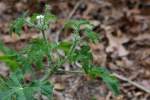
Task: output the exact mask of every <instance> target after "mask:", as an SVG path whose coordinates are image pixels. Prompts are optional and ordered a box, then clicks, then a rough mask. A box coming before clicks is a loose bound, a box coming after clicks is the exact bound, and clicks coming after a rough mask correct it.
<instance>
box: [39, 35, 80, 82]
mask: <svg viewBox="0 0 150 100" xmlns="http://www.w3.org/2000/svg"><path fill="white" fill-rule="evenodd" d="M77 43H78V39H77V35H76V36H75V39H74V42H73V45H72V46H71V48H70V50H69V53H68V54H67V56H66V57H65V59H64V60H62V61H60V62H59V63H58V64H56V65H54V66H53V67H52V68H49V69H48V72H47V73H46V74H45V76H44V77H43V78H42V79H41V81H45V80H47V79H48V78H49V77H50V76H52V75H53V74H54V73H55V72H56V71H57V70H58V68H59V67H60V66H62V65H63V64H64V63H65V62H66V61H67V60H68V58H69V57H70V55H71V54H72V52H73V51H74V50H75V47H76V45H77Z"/></svg>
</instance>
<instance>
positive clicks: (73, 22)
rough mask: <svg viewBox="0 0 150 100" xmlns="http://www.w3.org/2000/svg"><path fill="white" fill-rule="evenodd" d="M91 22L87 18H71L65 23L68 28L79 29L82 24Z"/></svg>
mask: <svg viewBox="0 0 150 100" xmlns="http://www.w3.org/2000/svg"><path fill="white" fill-rule="evenodd" d="M85 24H89V22H88V21H86V20H69V21H67V22H66V23H65V27H66V28H72V29H74V31H79V30H80V27H81V25H85Z"/></svg>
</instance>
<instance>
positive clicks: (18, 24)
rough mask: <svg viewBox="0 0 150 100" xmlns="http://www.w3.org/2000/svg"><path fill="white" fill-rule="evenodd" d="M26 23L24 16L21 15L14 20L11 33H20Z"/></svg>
mask: <svg viewBox="0 0 150 100" xmlns="http://www.w3.org/2000/svg"><path fill="white" fill-rule="evenodd" d="M24 24H25V18H24V17H20V18H18V19H16V20H15V21H13V22H12V24H11V26H10V31H11V33H12V32H14V33H16V34H18V35H20V32H21V31H22V27H23V26H24Z"/></svg>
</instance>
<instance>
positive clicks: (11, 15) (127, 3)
mask: <svg viewBox="0 0 150 100" xmlns="http://www.w3.org/2000/svg"><path fill="white" fill-rule="evenodd" d="M40 1H42V3H40ZM44 1H46V0H19V1H18V0H0V39H1V40H2V41H3V42H4V43H5V44H6V45H7V46H10V47H12V48H14V49H16V50H19V49H21V48H22V47H24V46H25V45H26V43H27V42H28V41H29V40H30V39H32V38H35V37H37V36H38V35H39V33H37V32H36V31H34V30H33V31H32V32H31V31H28V30H27V29H25V32H26V33H25V34H22V35H21V36H20V38H16V36H13V37H11V36H10V35H9V25H10V23H11V21H12V20H14V19H15V18H17V17H18V16H21V15H22V14H23V13H24V12H25V11H29V12H30V13H34V12H42V10H43V5H44ZM47 1H48V0H47ZM49 1H50V2H48V3H47V4H48V5H50V6H51V12H52V13H53V14H55V15H56V16H58V18H59V20H58V21H57V23H56V24H55V25H53V28H52V29H51V31H50V34H49V39H50V40H53V39H56V38H57V39H60V40H62V39H68V38H70V37H69V35H70V34H69V33H64V32H63V31H60V30H61V29H62V26H63V24H64V20H66V19H87V20H89V21H90V22H91V23H92V24H94V25H95V29H94V31H95V32H97V33H98V34H100V39H101V42H100V43H97V44H90V47H91V50H92V53H93V58H94V60H93V62H94V63H95V64H96V65H99V66H104V67H106V68H107V69H108V70H110V71H111V72H112V73H114V75H115V76H116V77H117V78H118V80H119V81H120V89H121V94H120V95H119V96H117V97H114V96H113V95H112V93H111V92H110V91H109V90H108V89H107V87H106V86H105V85H104V83H103V82H101V81H93V80H90V79H86V78H85V77H84V76H83V75H80V74H78V75H76V74H64V75H57V74H56V75H54V76H53V77H52V79H51V80H52V81H53V82H54V84H55V86H56V87H55V90H54V97H55V99H56V100H150V2H148V0H49ZM59 31H60V34H59V37H58V35H57V34H56V33H57V32H59ZM64 67H65V68H66V69H71V68H70V67H72V66H71V65H68V64H66V65H64ZM0 74H5V72H4V71H3V69H2V68H0Z"/></svg>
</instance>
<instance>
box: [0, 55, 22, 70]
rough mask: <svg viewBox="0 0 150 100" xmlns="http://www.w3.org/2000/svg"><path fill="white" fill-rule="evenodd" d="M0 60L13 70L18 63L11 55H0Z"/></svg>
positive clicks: (17, 66)
mask: <svg viewBox="0 0 150 100" xmlns="http://www.w3.org/2000/svg"><path fill="white" fill-rule="evenodd" d="M0 61H2V62H5V63H6V64H7V65H8V66H9V67H10V69H11V70H13V71H15V70H16V69H17V68H19V64H18V63H17V62H16V61H15V60H13V57H12V56H7V55H3V56H0Z"/></svg>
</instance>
